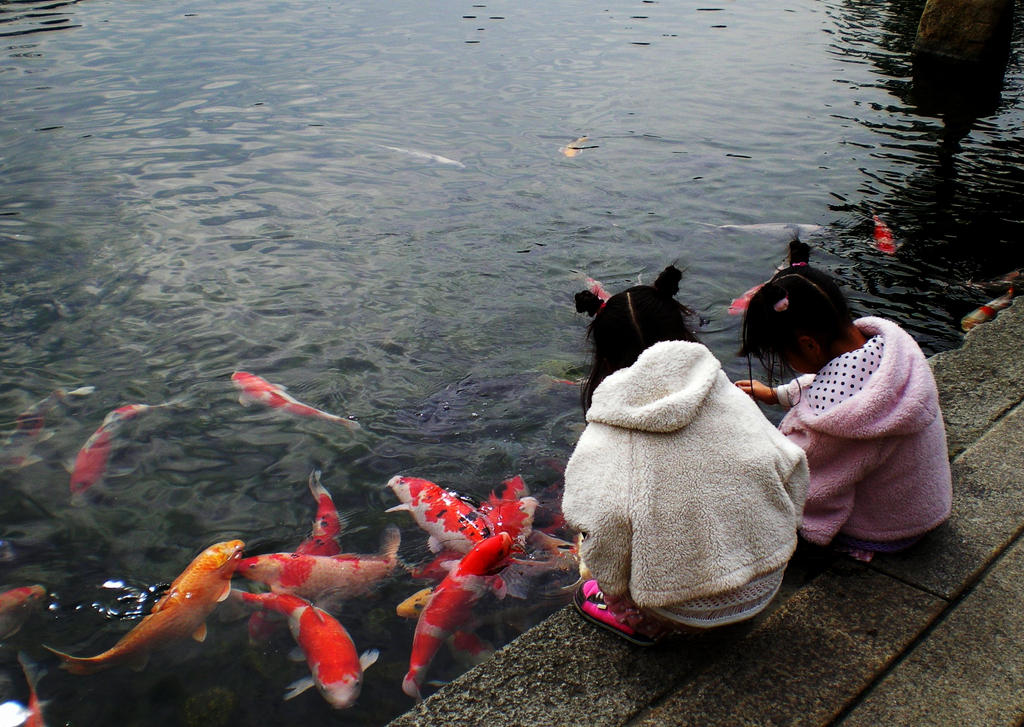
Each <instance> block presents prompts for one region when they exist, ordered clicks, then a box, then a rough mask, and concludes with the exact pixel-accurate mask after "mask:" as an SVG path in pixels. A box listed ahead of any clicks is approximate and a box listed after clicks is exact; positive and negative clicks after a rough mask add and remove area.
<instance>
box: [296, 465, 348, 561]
mask: <svg viewBox="0 0 1024 727" xmlns="http://www.w3.org/2000/svg"><path fill="white" fill-rule="evenodd" d="M309 491H310V492H311V493H312V494H313V497H314V498H315V499H316V502H317V508H316V519H315V520H314V521H313V529H312V532H311V533H310V535H309V537H308V538H306V540H304V541H303V542H302V543H301V544H300V545H299V547H297V548H296V549H295V552H296V553H305V554H308V555H337V554H338V553H340V552H341V546H340V545H338V541H337V540H335V537H336V536H337V535H338V534H339V533H340V532H341V518H339V517H338V511H337V509H335V507H334V500H333V499H331V493H329V492H328V491H327V489H326V488H325V487H324V486H323V485H322V484H321V482H320V470H313V472H312V473H311V474H310V475H309Z"/></svg>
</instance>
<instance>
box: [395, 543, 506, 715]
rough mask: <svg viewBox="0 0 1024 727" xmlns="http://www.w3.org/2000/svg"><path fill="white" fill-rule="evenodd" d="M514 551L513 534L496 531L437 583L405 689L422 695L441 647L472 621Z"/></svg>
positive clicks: (421, 623)
mask: <svg viewBox="0 0 1024 727" xmlns="http://www.w3.org/2000/svg"><path fill="white" fill-rule="evenodd" d="M511 553H512V538H511V537H510V536H509V534H508V533H498V534H497V535H493V536H491V537H489V538H487V539H485V540H482V541H481V542H479V543H477V544H476V545H475V546H473V549H472V550H470V551H469V553H467V554H466V555H465V557H463V559H462V560H461V561H460V562H459V565H458V567H456V568H455V569H454V570H453V571H452V572H451V573H449V574H448V576H447V577H446V578H445V579H444V580H443V581H441V582H440V583H439V584H438V585H437V587H436V588H435V589H434V592H433V594H432V595H431V596H430V600H429V601H427V604H426V606H424V608H423V611H422V612H421V613H420V616H419V620H418V621H417V622H416V633H415V634H414V635H413V641H412V653H411V654H410V656H409V671H408V672H407V673H406V675H405V679H404V680H403V681H402V691H403V692H405V693H406V694H408V695H409V696H410V697H412V698H414V699H417V700H419V699H420V687H421V686H422V684H423V681H424V679H425V678H426V671H427V668H428V667H429V666H430V662H431V661H432V660H433V658H434V655H435V654H436V653H437V650H438V648H440V646H441V644H442V643H444V641H445V640H447V638H448V637H449V636H451V635H452V634H453V633H454V632H456V631H460V630H465V628H466V626H467V624H468V623H469V622H471V621H472V615H473V614H472V611H473V606H474V605H475V604H476V603H477V601H479V600H480V599H481V598H482V597H483V596H484V595H486V594H487V593H490V592H491V591H492V590H494V586H495V581H496V576H497V573H498V572H499V571H500V570H501V569H502V568H504V567H505V565H506V562H507V560H508V557H509V555H510V554H511ZM498 592H499V593H500V591H498Z"/></svg>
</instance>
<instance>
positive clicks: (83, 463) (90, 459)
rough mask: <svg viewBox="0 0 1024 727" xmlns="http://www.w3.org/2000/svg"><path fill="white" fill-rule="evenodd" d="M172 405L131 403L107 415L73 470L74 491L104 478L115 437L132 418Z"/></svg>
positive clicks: (87, 441) (83, 448)
mask: <svg viewBox="0 0 1024 727" xmlns="http://www.w3.org/2000/svg"><path fill="white" fill-rule="evenodd" d="M165 406H170V404H169V403H168V404H127V405H125V406H120V407H118V408H117V409H114V410H113V411H112V412H110V413H109V414H107V415H106V416H105V417H103V423H102V424H100V426H99V427H98V428H97V429H96V431H95V432H93V433H92V435H91V436H90V437H89V438H88V439H87V440H86V441H85V444H83V445H82V448H81V449H80V450H78V455H77V456H76V457H75V466H74V468H73V469H72V471H71V494H72V495H80V494H81V493H83V492H85V491H86V490H88V489H89V488H90V487H92V486H93V485H95V484H96V483H97V482H99V481H100V479H102V477H103V474H104V473H105V472H106V471H107V462H108V461H109V459H110V448H111V445H112V442H113V437H114V435H115V434H117V431H118V430H119V429H120V428H121V425H122V424H124V422H126V421H128V420H129V419H133V418H135V417H137V416H138V415H139V414H142V413H144V412H147V411H149V410H151V409H158V408H160V407H165Z"/></svg>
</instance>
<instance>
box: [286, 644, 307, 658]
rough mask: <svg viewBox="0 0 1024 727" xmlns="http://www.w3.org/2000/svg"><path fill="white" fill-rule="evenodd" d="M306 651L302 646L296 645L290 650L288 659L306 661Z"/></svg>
mask: <svg viewBox="0 0 1024 727" xmlns="http://www.w3.org/2000/svg"><path fill="white" fill-rule="evenodd" d="M305 660H306V652H305V651H303V650H302V647H301V646H296V647H294V648H293V649H291V650H290V651H289V652H288V661H305Z"/></svg>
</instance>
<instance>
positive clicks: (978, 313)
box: [960, 286, 1013, 332]
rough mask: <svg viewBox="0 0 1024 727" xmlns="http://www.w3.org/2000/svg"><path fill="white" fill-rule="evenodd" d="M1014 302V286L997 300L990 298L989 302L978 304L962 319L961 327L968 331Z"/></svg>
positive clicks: (990, 318)
mask: <svg viewBox="0 0 1024 727" xmlns="http://www.w3.org/2000/svg"><path fill="white" fill-rule="evenodd" d="M1012 303H1013V286H1010V289H1009V290H1008V291H1006V294H1005V295H1001V296H999V297H998V298H996V299H995V300H990V301H989V302H988V303H986V304H985V305H982V306H978V307H977V308H975V309H974V310H972V311H971V312H970V313H968V314H967V315H965V316H964V317H963V319H961V321H960V328H962V329H963V330H964V332H967V331H969V330H971V329H972V328H974V327H975V326H977V325H980V324H982V323H984V322H985V321H990V320H992V319H993V318H995V315H996V313H998V312H999V311H1001V310H1003V309H1004V308H1008V307H1010V305H1011V304H1012Z"/></svg>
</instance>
